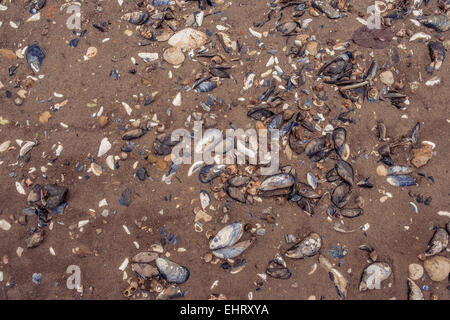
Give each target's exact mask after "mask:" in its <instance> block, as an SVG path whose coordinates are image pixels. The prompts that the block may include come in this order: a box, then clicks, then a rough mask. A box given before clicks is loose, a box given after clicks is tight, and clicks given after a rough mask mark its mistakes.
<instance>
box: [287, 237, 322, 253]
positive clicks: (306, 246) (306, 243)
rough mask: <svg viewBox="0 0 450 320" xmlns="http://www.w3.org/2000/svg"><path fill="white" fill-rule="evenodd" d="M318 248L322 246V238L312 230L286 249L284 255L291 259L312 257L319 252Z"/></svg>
mask: <svg viewBox="0 0 450 320" xmlns="http://www.w3.org/2000/svg"><path fill="white" fill-rule="evenodd" d="M320 248H322V238H321V237H320V235H319V234H317V233H315V232H312V233H310V234H309V235H308V236H307V237H306V238H304V239H303V240H302V241H300V242H299V243H297V244H295V245H294V246H292V247H291V248H290V249H288V250H287V251H286V253H285V256H286V257H288V258H291V259H303V258H306V257H312V256H314V255H316V254H317V253H319V251H320Z"/></svg>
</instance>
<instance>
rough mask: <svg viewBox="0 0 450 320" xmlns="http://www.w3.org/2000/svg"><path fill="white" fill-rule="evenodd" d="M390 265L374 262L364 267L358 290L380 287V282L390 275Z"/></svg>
mask: <svg viewBox="0 0 450 320" xmlns="http://www.w3.org/2000/svg"><path fill="white" fill-rule="evenodd" d="M391 273H392V271H391V267H390V266H389V265H388V264H387V263H385V262H375V263H372V264H371V265H369V266H368V267H367V268H366V269H364V272H363V275H362V277H361V282H360V284H359V291H366V290H373V289H381V282H382V281H384V280H386V279H387V278H389V276H390V275H391Z"/></svg>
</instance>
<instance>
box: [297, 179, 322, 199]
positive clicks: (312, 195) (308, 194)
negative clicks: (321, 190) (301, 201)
mask: <svg viewBox="0 0 450 320" xmlns="http://www.w3.org/2000/svg"><path fill="white" fill-rule="evenodd" d="M295 190H296V191H297V193H298V194H299V195H301V196H302V197H305V198H308V199H318V198H320V194H318V193H317V192H315V191H314V190H312V188H311V187H310V186H309V185H307V184H305V183H303V182H298V183H297V184H296V186H295Z"/></svg>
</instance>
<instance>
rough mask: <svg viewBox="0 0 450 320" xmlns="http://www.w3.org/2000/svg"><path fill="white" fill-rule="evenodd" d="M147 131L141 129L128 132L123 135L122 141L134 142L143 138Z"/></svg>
mask: <svg viewBox="0 0 450 320" xmlns="http://www.w3.org/2000/svg"><path fill="white" fill-rule="evenodd" d="M146 132H147V131H145V130H144V129H141V128H137V129H132V130H128V131H127V132H125V133H124V134H123V135H122V140H134V139H137V138H140V137H142V136H143V135H144V134H145V133H146Z"/></svg>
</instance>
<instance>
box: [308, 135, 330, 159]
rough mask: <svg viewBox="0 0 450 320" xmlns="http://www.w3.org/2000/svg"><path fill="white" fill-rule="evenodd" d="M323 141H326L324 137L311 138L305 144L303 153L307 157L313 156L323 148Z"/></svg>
mask: <svg viewBox="0 0 450 320" xmlns="http://www.w3.org/2000/svg"><path fill="white" fill-rule="evenodd" d="M325 142H326V139H325V137H320V138H316V139H312V140H311V141H309V142H308V144H307V145H306V148H305V154H306V155H307V156H308V157H312V156H314V155H315V154H317V153H319V152H320V151H321V150H323V149H324V148H325Z"/></svg>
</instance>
